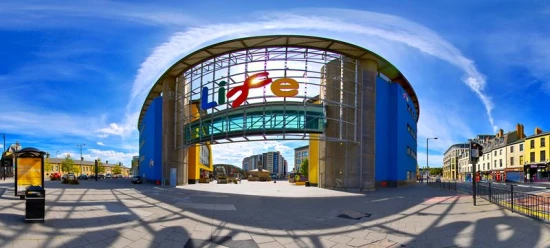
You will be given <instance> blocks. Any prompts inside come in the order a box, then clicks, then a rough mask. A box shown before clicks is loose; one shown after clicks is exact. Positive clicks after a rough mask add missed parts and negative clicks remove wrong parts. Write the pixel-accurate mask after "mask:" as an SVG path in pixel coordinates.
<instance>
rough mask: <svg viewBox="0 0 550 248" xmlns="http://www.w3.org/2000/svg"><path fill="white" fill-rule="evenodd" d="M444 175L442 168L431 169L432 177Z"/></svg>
mask: <svg viewBox="0 0 550 248" xmlns="http://www.w3.org/2000/svg"><path fill="white" fill-rule="evenodd" d="M439 174H443V169H442V168H430V175H439Z"/></svg>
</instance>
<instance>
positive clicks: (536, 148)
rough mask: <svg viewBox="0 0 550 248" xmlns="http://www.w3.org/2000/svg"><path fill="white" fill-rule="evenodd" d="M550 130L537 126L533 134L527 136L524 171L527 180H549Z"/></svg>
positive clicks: (524, 144) (524, 145)
mask: <svg viewBox="0 0 550 248" xmlns="http://www.w3.org/2000/svg"><path fill="white" fill-rule="evenodd" d="M549 143H550V132H543V131H542V129H540V128H538V127H537V128H535V133H534V134H533V135H532V136H529V137H526V138H525V141H524V143H523V147H524V149H525V152H524V159H525V161H524V173H525V178H526V180H530V181H534V182H538V181H549V177H550V175H549V173H548V171H549V169H550V167H549V166H550V158H549V155H550V148H549V147H550V144H549Z"/></svg>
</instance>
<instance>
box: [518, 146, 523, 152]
mask: <svg viewBox="0 0 550 248" xmlns="http://www.w3.org/2000/svg"><path fill="white" fill-rule="evenodd" d="M519 151H520V152H523V144H519Z"/></svg>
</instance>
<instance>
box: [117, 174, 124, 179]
mask: <svg viewBox="0 0 550 248" xmlns="http://www.w3.org/2000/svg"><path fill="white" fill-rule="evenodd" d="M115 177H117V178H124V176H123V175H122V174H118V175H115Z"/></svg>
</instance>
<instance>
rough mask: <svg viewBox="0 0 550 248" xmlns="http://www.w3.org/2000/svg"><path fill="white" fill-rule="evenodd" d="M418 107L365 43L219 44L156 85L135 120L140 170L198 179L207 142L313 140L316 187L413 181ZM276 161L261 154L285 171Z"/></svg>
mask: <svg viewBox="0 0 550 248" xmlns="http://www.w3.org/2000/svg"><path fill="white" fill-rule="evenodd" d="M419 113H420V107H419V102H418V98H417V96H416V93H415V92H414V90H413V88H412V86H411V84H410V83H409V82H408V80H407V79H406V77H405V76H404V75H403V74H402V73H401V72H400V71H399V70H398V69H397V68H396V67H395V66H393V65H392V64H391V63H390V62H388V61H387V60H385V59H384V58H382V57H380V56H379V55H377V54H375V53H373V52H371V51H369V50H367V49H365V48H362V47H359V46H356V45H353V44H350V43H347V42H344V41H339V40H333V39H327V38H321V37H312V36H300V35H273V36H258V37H244V38H239V39H235V40H228V41H223V42H220V43H216V44H213V45H210V46H207V47H204V48H201V49H199V50H197V51H195V52H193V53H191V54H189V55H187V56H185V57H184V58H182V59H181V60H179V61H178V62H176V63H175V64H173V65H172V66H171V67H170V68H168V70H167V71H166V72H165V73H164V74H163V75H162V76H161V77H160V78H159V79H158V80H157V81H156V82H154V84H153V85H152V87H151V90H150V92H149V94H148V95H147V97H146V99H145V102H144V104H143V107H142V110H141V114H140V116H139V120H138V129H139V131H140V166H139V170H140V172H139V173H140V174H146V177H150V178H162V180H167V179H169V178H170V173H171V172H175V174H176V175H175V176H176V182H173V183H175V184H177V185H183V184H187V183H194V182H196V178H197V177H198V175H201V173H200V172H199V170H209V169H211V166H209V165H211V164H212V162H211V161H209V160H211V156H212V154H211V152H210V145H216V144H221V143H231V142H250V141H265V140H309V150H308V157H309V173H308V174H309V178H308V179H309V182H310V185H318V186H319V187H323V188H333V189H343V190H347V189H350V190H351V189H353V190H372V189H374V188H375V187H376V186H380V187H394V186H398V185H406V184H411V183H415V182H416V176H415V174H416V173H415V171H416V165H417V159H416V154H417V153H416V149H417V141H416V139H417V137H416V134H417V121H418V118H419ZM202 147H205V148H202ZM200 149H203V150H201V151H200V152H199V151H198V150H200ZM207 155H208V156H207ZM199 156H202V158H201V159H199ZM275 160H277V166H278V164H279V161H280V160H281V157H278V156H273V154H272V155H268V154H265V156H264V154H263V155H262V163H265V165H266V168H265V169H272V170H273V172H277V173H279V172H280V171H284V170H285V169H284V168H281V167H275ZM270 161H271V163H273V165H272V166H271V167H270ZM244 164H246V168H247V169H250V168H253V167H254V166H255V165H254V163H252V161H243V166H244ZM281 164H283V165H284V164H285V163H284V161H283V162H282V163H281Z"/></svg>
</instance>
